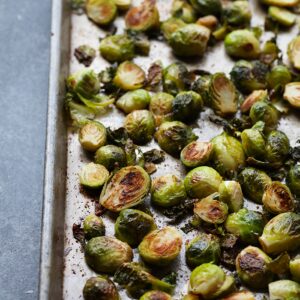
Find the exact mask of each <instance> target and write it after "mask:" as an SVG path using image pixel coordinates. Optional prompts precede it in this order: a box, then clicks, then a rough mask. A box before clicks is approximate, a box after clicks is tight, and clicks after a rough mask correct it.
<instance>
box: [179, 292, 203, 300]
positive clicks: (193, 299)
mask: <svg viewBox="0 0 300 300" xmlns="http://www.w3.org/2000/svg"><path fill="white" fill-rule="evenodd" d="M182 300H199V296H198V295H195V294H192V293H188V294H187V295H185V296H184V297H183V298H182Z"/></svg>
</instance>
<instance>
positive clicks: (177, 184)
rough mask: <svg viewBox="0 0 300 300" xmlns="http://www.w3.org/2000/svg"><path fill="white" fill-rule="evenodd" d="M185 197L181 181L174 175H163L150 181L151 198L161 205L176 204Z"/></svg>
mask: <svg viewBox="0 0 300 300" xmlns="http://www.w3.org/2000/svg"><path fill="white" fill-rule="evenodd" d="M185 199H186V192H185V188H184V184H183V181H182V180H181V179H179V178H178V177H177V176H175V175H163V176H160V177H157V178H155V179H154V180H153V182H152V188H151V200H152V202H153V203H154V204H155V205H157V206H161V207H170V206H174V205H178V204H179V203H181V201H183V200H185Z"/></svg>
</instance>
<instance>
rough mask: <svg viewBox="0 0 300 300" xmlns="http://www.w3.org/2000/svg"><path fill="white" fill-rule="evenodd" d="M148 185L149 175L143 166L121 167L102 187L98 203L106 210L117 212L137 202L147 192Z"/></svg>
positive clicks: (149, 182) (149, 183)
mask: <svg viewBox="0 0 300 300" xmlns="http://www.w3.org/2000/svg"><path fill="white" fill-rule="evenodd" d="M150 185H151V180H150V177H149V175H148V174H147V172H146V171H145V170H144V169H143V168H141V167H139V166H129V167H125V168H122V169H121V170H119V171H118V172H117V173H115V175H114V176H113V177H112V178H111V180H110V181H109V182H108V184H107V185H106V186H105V187H104V188H103V190H102V193H101V196H100V203H101V205H103V206H104V207H105V208H107V209H108V210H111V211H114V212H119V211H121V210H122V209H125V208H129V207H132V206H134V205H137V204H139V203H140V202H141V201H142V200H143V198H144V197H145V196H146V195H147V194H148V192H149V190H150Z"/></svg>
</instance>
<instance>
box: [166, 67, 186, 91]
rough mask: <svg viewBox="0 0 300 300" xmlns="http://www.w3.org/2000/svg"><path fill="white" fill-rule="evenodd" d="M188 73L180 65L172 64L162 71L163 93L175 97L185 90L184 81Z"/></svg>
mask: <svg viewBox="0 0 300 300" xmlns="http://www.w3.org/2000/svg"><path fill="white" fill-rule="evenodd" d="M188 76H189V71H188V69H187V68H186V66H185V65H184V64H182V63H178V62H177V63H173V64H171V65H169V66H168V67H167V68H165V69H164V70H163V87H164V91H165V92H167V93H169V94H172V95H177V94H178V93H179V92H182V91H184V90H185V89H186V87H187V86H186V79H187V78H188Z"/></svg>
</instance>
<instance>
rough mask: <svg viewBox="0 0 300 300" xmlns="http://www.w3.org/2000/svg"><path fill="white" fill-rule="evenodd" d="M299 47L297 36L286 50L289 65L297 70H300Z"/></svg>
mask: <svg viewBox="0 0 300 300" xmlns="http://www.w3.org/2000/svg"><path fill="white" fill-rule="evenodd" d="M291 1H293V0H291ZM295 1H296V0H295ZM296 2H298V1H296ZM299 45H300V36H297V37H295V38H293V39H292V40H291V41H290V42H289V45H288V50H287V54H288V57H289V60H290V62H291V64H292V65H293V67H294V68H295V69H297V70H299V69H300V59H299V58H300V50H299Z"/></svg>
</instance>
